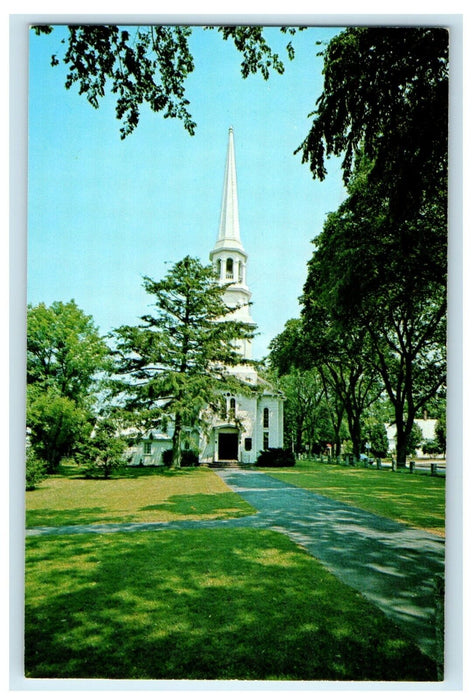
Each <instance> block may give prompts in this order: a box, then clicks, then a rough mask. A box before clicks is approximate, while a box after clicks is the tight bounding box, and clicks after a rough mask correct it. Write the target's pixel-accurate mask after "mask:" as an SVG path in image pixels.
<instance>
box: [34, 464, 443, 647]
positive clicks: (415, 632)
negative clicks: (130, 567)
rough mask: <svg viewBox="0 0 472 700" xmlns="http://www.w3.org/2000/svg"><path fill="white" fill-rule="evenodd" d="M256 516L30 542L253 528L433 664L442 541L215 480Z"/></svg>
mask: <svg viewBox="0 0 472 700" xmlns="http://www.w3.org/2000/svg"><path fill="white" fill-rule="evenodd" d="M216 473H217V474H218V475H219V476H220V477H221V478H222V479H223V481H225V482H226V484H227V485H228V486H229V487H230V488H231V489H232V490H233V491H235V492H237V493H239V494H240V496H241V497H242V498H244V499H245V500H246V501H247V502H248V503H250V504H251V505H252V506H254V507H255V508H256V509H257V511H258V512H257V514H256V515H251V516H247V517H243V518H234V519H231V520H199V521H188V520H184V521H174V522H171V523H126V524H111V525H105V524H103V525H88V526H64V527H58V528H35V529H31V530H28V531H27V533H26V534H27V535H39V534H48V533H54V534H71V533H73V532H118V531H121V532H122V531H126V532H132V531H137V530H140V531H142V530H165V529H169V528H171V529H189V528H196V527H198V528H215V527H217V528H227V527H231V528H234V527H257V528H265V529H271V530H274V531H276V532H281V533H283V534H285V535H287V536H288V537H290V538H291V539H292V540H293V541H294V542H297V543H298V544H300V545H302V546H303V547H304V548H305V549H306V550H307V551H308V552H309V553H310V554H312V555H313V556H314V557H316V558H317V559H318V560H319V561H321V562H322V563H323V564H324V565H325V566H326V567H327V568H328V569H329V570H330V571H331V572H332V573H333V574H334V575H335V576H336V577H337V578H339V579H340V580H341V581H343V582H344V583H346V584H348V585H349V586H351V587H352V588H354V589H355V590H357V591H360V592H361V593H363V594H364V596H365V597H366V598H367V599H369V600H370V601H371V602H372V603H374V604H375V605H377V606H378V607H379V608H380V609H381V610H383V612H384V613H385V614H386V615H387V616H388V617H389V618H391V619H392V620H393V621H395V622H396V623H397V624H399V625H400V626H401V628H402V629H403V630H404V632H406V633H407V634H409V635H410V636H411V637H413V639H414V640H415V641H416V643H417V644H418V646H419V647H420V648H421V649H423V651H425V652H426V653H427V654H428V655H430V656H432V657H434V656H435V643H436V641H435V622H434V615H435V601H434V577H435V575H436V574H440V573H442V572H443V570H444V555H445V547H444V540H443V539H442V538H441V537H439V536H436V535H433V534H430V533H428V532H425V531H423V530H419V529H417V528H413V527H409V526H406V525H402V524H400V523H397V522H395V521H393V520H389V519H388V518H382V517H379V516H376V515H373V514H371V513H368V512H366V511H364V510H360V509H359V508H355V507H354V506H349V505H346V504H344V503H340V502H338V501H334V500H332V499H330V498H326V497H324V496H319V495H317V494H314V493H312V492H310V491H307V490H306V489H302V488H299V487H296V486H291V485H289V484H286V483H283V482H281V481H279V480H278V479H275V478H274V477H272V476H270V475H269V474H265V473H262V472H257V471H244V470H242V469H221V470H217V472H216Z"/></svg>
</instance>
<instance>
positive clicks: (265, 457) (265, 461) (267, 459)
mask: <svg viewBox="0 0 472 700" xmlns="http://www.w3.org/2000/svg"><path fill="white" fill-rule="evenodd" d="M256 464H257V466H258V467H293V466H294V465H295V455H294V453H293V452H292V451H291V450H287V449H283V448H281V447H269V448H268V449H267V450H263V451H262V452H261V453H260V454H259V456H258V458H257V461H256Z"/></svg>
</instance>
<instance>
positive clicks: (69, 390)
mask: <svg viewBox="0 0 472 700" xmlns="http://www.w3.org/2000/svg"><path fill="white" fill-rule="evenodd" d="M107 362H108V348H107V346H106V344H105V342H104V341H103V339H102V338H101V337H100V335H99V333H98V329H97V328H96V327H95V325H94V323H93V320H92V317H91V316H87V315H86V314H84V312H83V311H81V309H79V308H78V307H77V305H76V304H75V302H74V301H73V300H72V301H70V302H68V303H63V302H54V303H53V304H52V305H51V306H50V307H46V305H45V304H43V303H41V304H38V305H37V306H31V305H30V306H28V319H27V383H28V390H27V427H28V429H29V435H30V440H31V445H32V447H33V448H34V451H35V453H36V454H37V455H38V457H40V458H41V459H43V460H44V461H45V462H46V463H47V470H48V472H55V471H56V470H57V468H58V466H59V464H60V461H61V459H62V457H64V456H67V455H71V454H73V452H74V450H75V448H76V446H77V443H78V442H79V441H80V440H81V439H82V438H83V437H84V435H87V434H88V433H89V432H90V430H91V420H92V416H91V411H92V409H93V407H94V403H95V400H96V393H95V390H96V388H98V380H97V376H98V374H99V372H101V371H103V370H105V368H106V367H107Z"/></svg>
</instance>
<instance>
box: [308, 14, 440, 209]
mask: <svg viewBox="0 0 472 700" xmlns="http://www.w3.org/2000/svg"><path fill="white" fill-rule="evenodd" d="M448 41H449V36H448V31H447V29H445V28H439V27H350V28H348V29H346V30H345V31H343V32H342V33H340V34H339V35H337V36H336V37H334V38H333V39H332V40H331V41H330V42H329V44H328V46H327V47H326V49H325V51H324V70H323V73H324V86H323V93H322V95H321V96H320V98H319V99H318V101H317V104H316V110H315V111H314V112H313V114H312V116H313V117H314V119H313V123H312V126H311V129H310V131H309V133H308V136H307V137H306V139H305V141H304V142H303V144H302V145H301V146H300V149H299V151H300V150H301V151H302V154H303V161H304V162H308V163H309V165H310V169H311V172H312V173H313V176H314V177H316V178H318V179H320V180H323V179H324V177H325V175H326V168H325V160H326V158H327V157H329V156H330V155H335V156H340V155H343V156H344V158H343V162H342V168H343V175H344V182H345V183H346V184H348V183H349V181H350V180H351V178H352V175H353V174H354V172H355V170H356V161H357V158H358V156H359V155H360V154H361V153H364V154H365V155H366V157H367V158H368V159H369V161H371V162H372V163H373V164H374V167H373V168H372V171H371V172H370V173H369V186H375V187H376V188H377V187H379V186H381V188H382V192H383V194H384V196H386V197H387V198H388V203H389V215H390V216H391V217H392V219H393V220H394V221H396V222H399V221H405V220H408V219H409V218H410V217H411V214H412V212H413V216H415V215H416V214H417V212H418V211H419V209H420V208H421V206H422V202H423V201H424V199H425V198H426V199H428V200H430V201H431V200H432V199H436V200H437V201H439V200H441V201H440V204H441V206H442V207H443V208H445V198H446V187H445V182H446V178H447V142H448V141H447V138H448V100H449V95H448Z"/></svg>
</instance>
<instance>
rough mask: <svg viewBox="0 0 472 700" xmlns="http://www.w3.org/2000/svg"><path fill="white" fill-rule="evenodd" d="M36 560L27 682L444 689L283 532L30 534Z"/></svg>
mask: <svg viewBox="0 0 472 700" xmlns="http://www.w3.org/2000/svg"><path fill="white" fill-rule="evenodd" d="M27 554H28V556H27V566H26V583H27V586H26V616H25V620H26V639H25V642H26V643H25V659H26V675H27V676H28V677H32V678H39V677H41V678H53V677H54V678H110V679H112V678H114V679H120V678H129V679H179V678H180V679H182V678H185V679H207V680H211V679H240V680H383V681H392V680H404V681H407V680H413V681H420V680H421V681H427V680H436V677H435V673H436V670H435V664H434V663H433V661H432V660H431V659H429V658H428V657H426V656H425V655H423V654H422V653H421V652H420V651H419V649H418V648H417V647H416V646H415V645H414V644H413V643H412V642H411V641H409V640H408V639H407V638H405V636H404V635H403V633H402V631H401V630H400V629H399V628H397V627H395V625H393V624H392V622H391V621H389V620H387V618H385V617H384V616H383V614H382V613H380V612H379V611H378V610H377V609H376V608H375V607H374V606H372V605H370V604H369V603H368V602H367V601H366V600H365V599H364V598H363V597H362V596H361V595H359V594H356V593H354V591H352V589H351V588H349V587H348V586H345V585H344V584H341V583H340V582H339V581H337V579H335V577H334V576H332V575H331V574H329V573H328V572H327V571H326V569H324V568H323V567H322V566H321V565H320V564H319V562H317V561H316V560H315V559H314V558H312V557H310V556H308V555H307V554H306V553H305V552H304V551H303V550H302V549H301V548H299V547H297V546H296V545H295V544H293V543H292V542H291V541H290V540H289V539H288V538H287V537H285V536H283V535H281V534H278V533H274V532H269V531H257V532H255V531H250V530H247V529H238V530H224V531H223V530H217V531H212V532H211V533H210V532H203V531H185V532H176V531H171V532H166V533H133V534H132V535H124V534H114V535H113V536H109V535H100V536H91V535H77V536H75V537H74V538H65V537H58V538H51V537H42V538H29V541H28V549H27ZM45 562H47V565H45Z"/></svg>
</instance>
